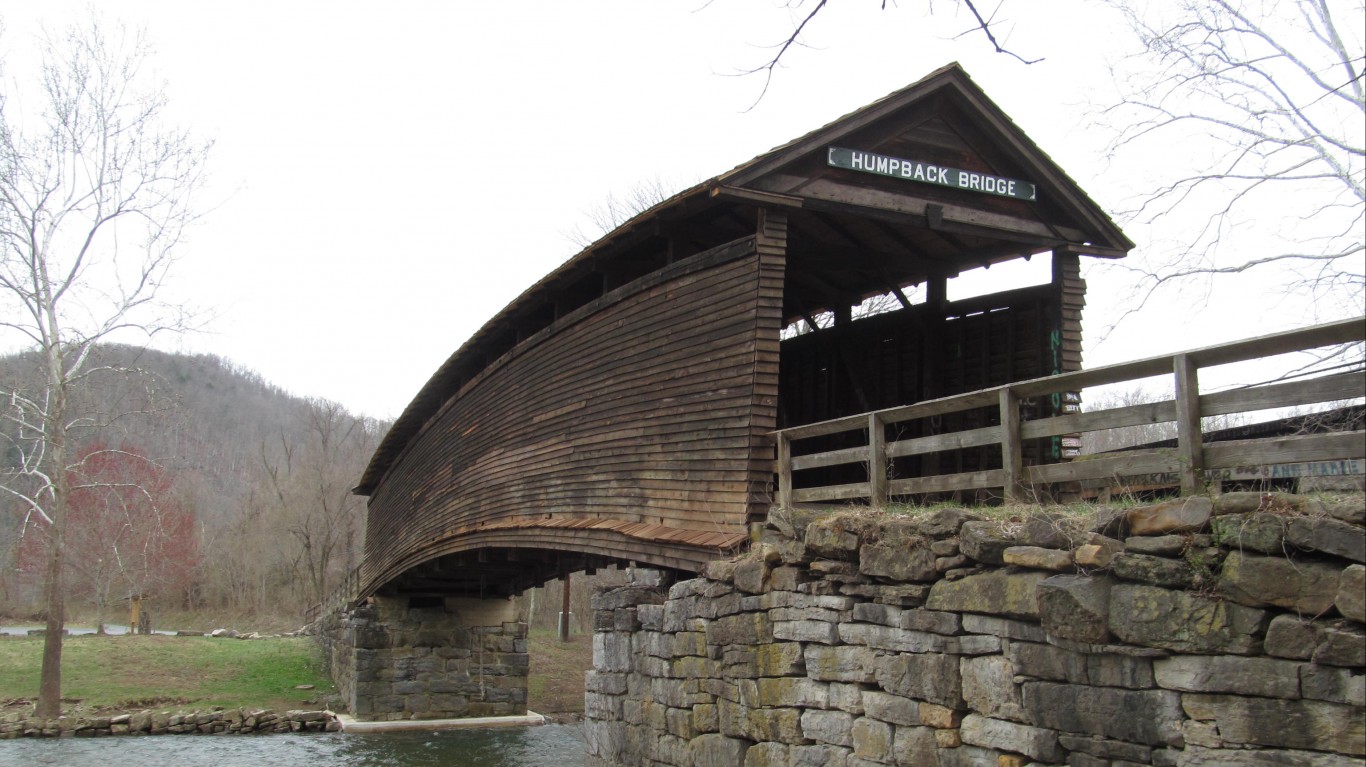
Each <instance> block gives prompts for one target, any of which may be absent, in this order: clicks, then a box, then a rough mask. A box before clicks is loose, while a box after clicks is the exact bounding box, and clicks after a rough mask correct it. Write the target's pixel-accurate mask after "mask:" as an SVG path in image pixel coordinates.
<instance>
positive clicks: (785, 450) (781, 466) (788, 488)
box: [777, 432, 792, 509]
mask: <svg viewBox="0 0 1366 767" xmlns="http://www.w3.org/2000/svg"><path fill="white" fill-rule="evenodd" d="M777 501H778V508H780V509H786V508H790V507H791V506H792V440H790V439H788V437H787V435H786V434H784V433H783V432H778V498H777Z"/></svg>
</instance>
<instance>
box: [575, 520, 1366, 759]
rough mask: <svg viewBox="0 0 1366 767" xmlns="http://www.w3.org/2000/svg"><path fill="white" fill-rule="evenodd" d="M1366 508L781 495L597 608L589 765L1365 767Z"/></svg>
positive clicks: (607, 595)
mask: <svg viewBox="0 0 1366 767" xmlns="http://www.w3.org/2000/svg"><path fill="white" fill-rule="evenodd" d="M1364 524H1366V509H1363V505H1362V501H1361V499H1360V498H1359V497H1358V498H1356V499H1354V500H1352V501H1351V502H1347V503H1340V504H1336V505H1326V504H1323V503H1321V502H1319V501H1316V500H1310V499H1307V498H1302V497H1295V496H1280V495H1277V496H1271V495H1261V494H1257V493H1230V494H1226V495H1223V496H1219V497H1217V498H1214V499H1209V498H1200V497H1197V498H1187V499H1182V500H1179V501H1174V502H1169V503H1166V504H1160V505H1157V506H1148V507H1142V508H1133V509H1129V510H1125V511H1120V510H1104V511H1101V512H1099V513H1097V514H1096V515H1094V516H1091V517H1085V518H1081V517H1075V516H1073V517H1066V516H1060V515H1047V514H1040V515H1038V516H1034V517H1031V518H1028V519H1013V520H1005V521H999V520H995V521H994V520H991V519H987V518H985V517H983V516H981V515H979V514H976V513H974V512H970V511H966V510H962V509H944V510H940V511H938V512H936V513H933V514H930V515H927V516H921V517H918V518H916V517H911V516H895V515H873V514H870V513H867V512H864V513H847V512H846V513H835V514H825V515H817V514H812V513H797V512H791V511H786V510H775V511H774V512H773V513H772V514H771V515H770V518H769V525H768V530H767V531H766V533H765V535H764V537H763V541H762V542H760V543H756V544H755V545H754V546H753V549H752V551H751V552H750V553H749V554H748V555H746V556H745V557H744V558H743V559H740V560H738V561H729V562H715V563H712V564H711V565H709V567H708V568H707V571H706V573H705V577H701V578H696V579H693V580H686V581H681V582H678V583H674V584H672V587H669V586H668V584H667V583H664V582H663V580H662V576H661V574H659V573H657V572H651V571H644V572H642V571H636V572H635V573H634V574H633V578H632V582H631V583H630V584H628V585H626V586H623V587H618V588H614V589H608V590H605V591H603V592H601V593H599V594H598V595H597V596H596V597H595V603H594V609H595V611H596V612H595V621H596V629H597V630H596V633H595V635H594V647H593V649H594V653H593V662H594V669H593V670H592V671H590V672H588V674H587V680H586V681H587V690H588V692H587V698H586V716H587V719H586V723H585V734H586V739H587V750H588V755H587V758H586V764H587V765H588V767H662V766H664V765H669V766H671V767H731V766H732V765H733V766H735V767H742V766H743V767H881V766H882V765H897V766H898V767H978V766H980V767H1025V766H1026V765H1033V766H1035V767H1053V766H1061V765H1067V767H1138V766H1139V765H1148V766H1150V767H1216V766H1217V767H1361V765H1362V764H1363V759H1362V757H1363V756H1364V755H1366V731H1364V730H1363V724H1364V722H1366V675H1363V674H1364V673H1366V630H1364V628H1363V620H1366V581H1364V578H1366V567H1363V563H1366V537H1363V525H1364Z"/></svg>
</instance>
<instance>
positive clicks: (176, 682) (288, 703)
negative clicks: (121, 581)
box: [0, 634, 334, 720]
mask: <svg viewBox="0 0 1366 767" xmlns="http://www.w3.org/2000/svg"><path fill="white" fill-rule="evenodd" d="M41 666H42V640H41V639H40V638H38V637H6V638H4V639H0V716H5V715H10V714H27V713H29V712H31V711H32V708H33V697H34V696H35V695H36V693H37V690H38V678H39V671H40V669H41ZM332 694H333V688H332V682H331V680H330V679H328V678H327V677H326V675H324V674H323V672H322V670H321V668H320V667H319V665H318V662H317V654H316V646H315V645H314V643H313V641H312V640H311V639H309V638H306V637H297V638H280V639H269V640H259V641H251V642H244V641H238V640H233V639H226V638H215V637H180V636H162V635H94V634H91V635H82V636H72V637H68V638H67V639H66V641H65V642H64V643H63V651H62V714H63V716H65V717H67V718H69V719H72V720H75V719H83V718H84V719H91V718H98V717H114V716H120V715H124V714H131V713H136V712H139V711H143V710H155V711H169V712H170V713H172V714H184V713H190V712H194V711H197V712H201V713H202V712H204V711H214V710H230V709H238V710H247V711H266V710H269V711H293V710H320V709H326V708H331V707H333V705H334V702H333V701H332V700H329V696H330V695H332Z"/></svg>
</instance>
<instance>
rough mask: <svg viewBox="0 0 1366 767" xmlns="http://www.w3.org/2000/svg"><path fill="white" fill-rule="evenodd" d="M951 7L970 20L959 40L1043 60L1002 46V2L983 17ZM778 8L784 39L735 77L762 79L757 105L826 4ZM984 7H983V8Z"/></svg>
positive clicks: (974, 0)
mask: <svg viewBox="0 0 1366 767" xmlns="http://www.w3.org/2000/svg"><path fill="white" fill-rule="evenodd" d="M887 4H888V0H880V2H879V5H880V6H881V8H882V10H884V11H885V10H887ZM943 4H944V3H943V2H942V0H941V3H940V5H941V6H942V5H943ZM892 5H896V3H895V2H893V3H892ZM924 5H925V7H926V8H927V9H928V11H929V12H930V13H935V12H936V10H935V2H934V0H924ZM952 5H954V6H955V7H957V8H966V9H967V10H968V13H969V14H970V15H971V17H972V20H971V21H970V22H969V24H968V26H967V28H965V29H964V30H963V31H962V32H961V33H959V36H960V37H961V36H963V35H968V34H972V33H981V35H982V36H983V37H985V38H986V39H987V41H988V42H989V43H991V46H992V48H993V49H995V51H996V52H997V53H1002V54H1005V55H1007V56H1010V57H1011V58H1014V59H1016V60H1017V61H1019V62H1021V63H1023V64H1035V63H1038V62H1040V61H1042V60H1043V59H1042V58H1026V57H1024V56H1021V55H1020V54H1019V53H1016V52H1015V51H1013V50H1011V49H1010V48H1008V47H1006V46H1005V45H1003V44H1002V42H1001V39H1000V38H999V37H998V36H997V32H998V28H999V26H1000V25H1001V24H1002V23H1003V21H1002V20H1001V19H1000V18H999V13H1000V11H1001V9H1002V7H1003V6H1004V5H1005V2H1004V0H996V2H995V3H994V5H993V6H992V8H991V10H990V11H987V12H986V13H985V14H983V12H982V10H981V9H979V8H978V7H977V6H978V0H955V1H954V2H953V3H952ZM780 6H781V7H783V8H785V9H786V10H787V11H788V12H789V14H790V15H791V18H792V29H791V31H790V32H789V33H788V34H787V36H786V37H783V38H782V39H781V40H779V41H778V42H776V43H774V44H772V45H769V46H767V47H768V48H769V50H771V51H773V55H772V56H770V57H769V58H768V59H766V60H765V61H764V62H763V63H761V64H759V65H757V66H753V67H746V68H742V69H740V70H739V72H738V74H741V75H763V78H764V85H763V88H762V89H761V90H760V91H759V96H758V98H756V99H755V103H756V104H757V103H758V102H759V101H761V100H762V99H763V97H764V94H766V93H768V87H769V85H771V84H772V83H773V73H774V71H775V70H776V69H777V68H778V67H779V66H780V65H781V64H782V61H783V57H784V56H786V55H787V53H788V51H790V50H791V49H792V48H794V47H801V46H802V45H804V43H803V40H802V35H803V34H804V33H805V32H806V31H807V28H808V27H810V26H812V24H813V23H814V22H815V21H816V17H817V16H820V15H821V12H822V11H826V10H828V0H814V1H813V2H808V0H787V2H785V3H781V4H780ZM983 7H986V6H985V5H984V6H983Z"/></svg>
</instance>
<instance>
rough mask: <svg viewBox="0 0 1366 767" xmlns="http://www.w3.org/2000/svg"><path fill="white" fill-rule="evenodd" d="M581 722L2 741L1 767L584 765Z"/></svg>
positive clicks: (520, 766) (540, 766)
mask: <svg viewBox="0 0 1366 767" xmlns="http://www.w3.org/2000/svg"><path fill="white" fill-rule="evenodd" d="M583 750H584V744H583V733H582V730H581V729H580V725H577V724H547V725H542V726H540V727H516V728H507V729H494V730H447V731H443V732H395V733H376V734H370V735H347V734H342V733H328V734H317V735H175V736H171V735H164V736H160V737H113V738H61V739H58V740H37V739H24V740H8V741H0V767H48V766H50V767H81V766H83V765H90V766H91V767H146V766H147V765H161V764H166V765H171V764H175V765H186V766H187V767H189V766H192V765H208V766H209V767H262V765H266V766H267V767H333V766H334V765H335V767H542V766H543V765H550V766H555V765H575V764H582V763H583Z"/></svg>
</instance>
